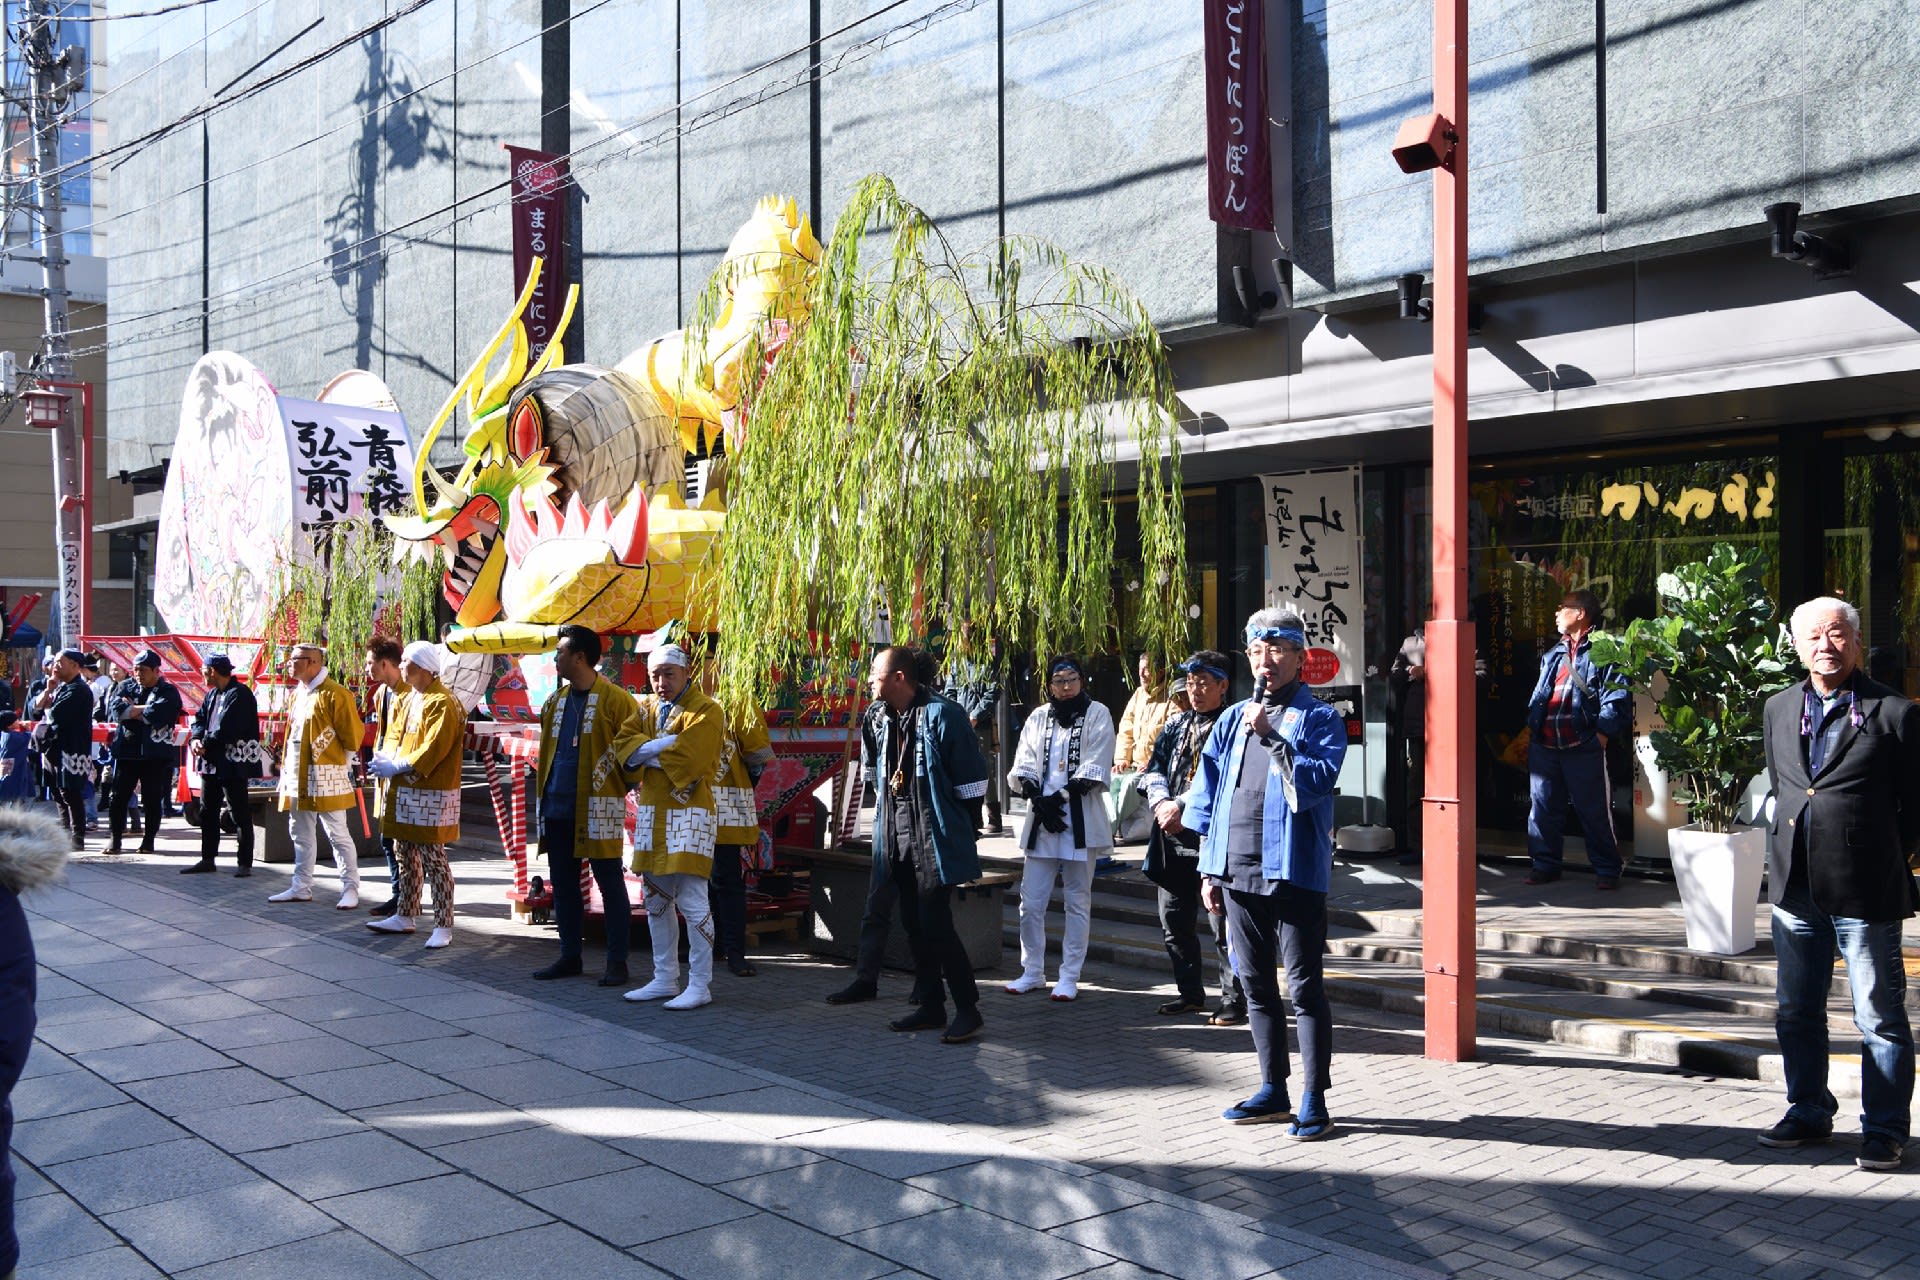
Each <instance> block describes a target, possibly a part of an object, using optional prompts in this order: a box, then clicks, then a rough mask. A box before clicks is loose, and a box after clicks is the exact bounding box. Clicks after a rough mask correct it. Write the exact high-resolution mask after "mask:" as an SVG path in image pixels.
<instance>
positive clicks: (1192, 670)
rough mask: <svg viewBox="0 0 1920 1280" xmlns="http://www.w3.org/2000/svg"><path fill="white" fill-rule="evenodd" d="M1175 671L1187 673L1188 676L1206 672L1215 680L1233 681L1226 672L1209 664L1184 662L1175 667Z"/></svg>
mask: <svg viewBox="0 0 1920 1280" xmlns="http://www.w3.org/2000/svg"><path fill="white" fill-rule="evenodd" d="M1174 670H1175V671H1181V672H1185V673H1186V674H1187V675H1195V674H1197V673H1199V672H1203V671H1204V672H1205V673H1206V674H1208V675H1210V676H1212V677H1213V678H1214V679H1215V680H1230V679H1232V677H1231V676H1229V675H1228V674H1227V673H1226V672H1224V671H1222V670H1221V669H1220V668H1218V667H1216V666H1214V665H1213V664H1212V663H1208V662H1183V663H1181V664H1180V665H1179V666H1177V667H1175V668H1174Z"/></svg>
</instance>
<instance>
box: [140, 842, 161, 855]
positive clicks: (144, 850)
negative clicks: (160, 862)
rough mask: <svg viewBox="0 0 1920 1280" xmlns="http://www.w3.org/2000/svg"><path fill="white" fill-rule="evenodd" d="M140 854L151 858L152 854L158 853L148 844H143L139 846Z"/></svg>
mask: <svg viewBox="0 0 1920 1280" xmlns="http://www.w3.org/2000/svg"><path fill="white" fill-rule="evenodd" d="M140 852H142V853H144V854H147V855H149V856H152V855H153V854H155V853H157V852H158V851H157V850H156V849H155V848H154V847H153V846H152V845H150V844H143V845H141V846H140Z"/></svg>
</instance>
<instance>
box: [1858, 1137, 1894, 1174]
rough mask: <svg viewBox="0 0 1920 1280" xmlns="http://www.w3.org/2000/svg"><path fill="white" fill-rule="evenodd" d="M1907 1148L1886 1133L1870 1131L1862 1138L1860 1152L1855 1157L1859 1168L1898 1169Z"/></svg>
mask: <svg viewBox="0 0 1920 1280" xmlns="http://www.w3.org/2000/svg"><path fill="white" fill-rule="evenodd" d="M1904 1154H1906V1152H1905V1149H1904V1148H1903V1147H1901V1145H1900V1144H1899V1143H1897V1142H1895V1141H1894V1140H1893V1139H1892V1138H1889V1137H1887V1136H1886V1135H1884V1134H1879V1133H1870V1134H1868V1135H1867V1136H1866V1137H1864V1138H1862V1139H1860V1154H1859V1155H1857V1156H1855V1157H1854V1158H1853V1163H1854V1167H1855V1168H1859V1169H1898V1168H1899V1167H1900V1157H1901V1156H1902V1155H1904Z"/></svg>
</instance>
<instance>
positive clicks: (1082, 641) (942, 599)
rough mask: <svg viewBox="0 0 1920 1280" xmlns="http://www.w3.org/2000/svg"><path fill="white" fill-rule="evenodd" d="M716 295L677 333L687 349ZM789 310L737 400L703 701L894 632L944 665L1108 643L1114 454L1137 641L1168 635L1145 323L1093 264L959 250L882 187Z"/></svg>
mask: <svg viewBox="0 0 1920 1280" xmlns="http://www.w3.org/2000/svg"><path fill="white" fill-rule="evenodd" d="M724 284H725V280H724V279H723V278H720V277H716V280H715V282H714V283H713V284H712V285H710V286H709V288H708V291H707V293H706V294H705V295H704V297H703V299H702V302H701V305H700V307H699V308H698V310H697V312H696V315H695V318H694V321H693V323H692V324H691V325H690V326H689V329H690V331H691V332H690V336H691V337H692V338H693V341H691V342H690V343H689V344H688V345H689V348H690V349H695V350H697V349H698V348H699V347H700V346H701V339H703V338H704V336H705V334H706V333H707V332H708V331H709V330H710V328H711V325H712V318H713V316H714V315H715V314H716V307H717V305H718V301H719V299H720V298H721V297H722V296H723V293H724ZM809 297H810V304H811V313H810V318H809V319H808V320H807V321H806V322H805V323H804V324H802V325H800V326H798V328H797V330H796V331H795V332H794V333H793V334H792V336H791V338H790V339H789V340H788V341H787V344H786V345H785V347H784V349H782V350H781V351H780V352H779V354H778V357H777V359H776V360H775V361H774V363H773V365H772V369H771V372H770V373H769V374H768V376H767V377H766V379H765V381H764V382H762V383H761V384H760V385H759V386H758V387H757V388H755V389H754V390H753V391H752V393H751V397H750V399H749V400H748V401H747V402H746V404H745V405H744V406H743V412H744V414H745V418H746V420H745V423H744V429H743V430H742V431H741V432H739V433H738V434H736V435H734V436H731V437H730V438H729V441H728V449H729V452H730V454H731V457H730V459H729V465H728V468H727V475H726V479H725V492H726V500H727V508H728V516H727V530H726V536H725V538H724V540H723V549H722V552H721V556H722V560H723V563H722V565H721V571H720V573H719V574H718V575H715V579H714V580H715V585H714V587H713V588H712V589H713V591H714V592H715V597H714V599H713V601H712V603H713V606H714V610H715V616H716V618H717V619H718V624H719V630H720V634H721V637H722V643H721V646H720V659H721V661H720V670H719V673H718V674H719V682H718V683H719V690H720V693H721V695H722V697H723V699H724V700H725V701H727V702H728V703H729V704H730V705H734V706H741V705H767V699H768V698H769V696H770V695H771V693H772V688H773V685H774V684H775V683H777V681H778V679H779V675H780V673H782V672H790V671H791V670H792V669H793V667H794V665H795V661H796V660H797V659H804V658H820V659H826V660H828V661H829V663H830V669H835V670H849V669H853V668H857V667H858V666H859V664H861V663H862V662H863V661H864V655H865V653H866V651H867V649H868V647H869V643H870V640H871V638H872V636H873V634H874V632H875V630H876V620H877V618H878V617H879V616H880V614H881V612H882V611H883V610H884V612H885V614H886V616H887V617H888V618H889V620H890V622H891V625H892V631H893V635H894V637H895V638H896V639H898V640H913V641H920V640H924V639H926V638H927V633H928V632H929V631H930V630H933V629H939V630H942V631H944V633H945V635H946V636H947V646H946V647H947V652H948V654H949V655H953V656H960V657H967V658H977V659H981V660H983V661H986V662H992V661H994V654H993V653H992V643H993V642H995V641H997V642H998V643H999V646H1000V649H999V652H1000V653H1002V654H1004V653H1005V652H1007V651H1009V650H1011V649H1022V648H1024V649H1031V650H1034V651H1035V652H1038V653H1041V654H1047V653H1052V652H1056V651H1077V652H1081V653H1086V652H1090V651H1093V650H1096V649H1100V648H1104V647H1112V646H1113V645H1114V644H1115V626H1116V618H1115V612H1114V601H1113V597H1114V584H1113V574H1114V555H1113V551H1114V526H1113V514H1112V505H1111V503H1110V501H1109V494H1110V492H1111V491H1112V490H1113V488H1114V487H1115V484H1116V476H1117V460H1118V456H1119V454H1120V452H1121V450H1122V448H1123V447H1124V448H1125V451H1126V452H1127V453H1128V454H1131V455H1136V456H1137V458H1138V462H1137V475H1136V480H1135V483H1136V487H1137V491H1138V500H1139V524H1140V536H1141V556H1142V562H1143V564H1144V566H1145V581H1146V584H1147V587H1148V589H1149V592H1150V593H1151V601H1150V604H1149V607H1147V608H1146V609H1145V611H1144V613H1145V616H1144V617H1142V618H1141V619H1140V620H1139V625H1138V627H1137V635H1138V637H1139V638H1140V639H1142V640H1143V641H1144V643H1145V646H1146V647H1147V648H1149V649H1152V650H1154V651H1156V652H1157V653H1161V654H1166V653H1171V652H1175V651H1177V650H1181V649H1182V648H1183V647H1184V646H1185V644H1186V642H1187V627H1188V620H1187V617H1186V606H1187V600H1186V593H1187V579H1186V574H1185V573H1184V563H1185V556H1186V551H1185V541H1184V531H1183V528H1182V523H1181V511H1180V472H1179V455H1178V450H1177V446H1176V441H1175V423H1176V417H1175V405H1174V399H1173V382H1172V377H1171V374H1170V372H1169V369H1168V366H1167V354H1166V349H1165V347H1164V346H1163V345H1162V343H1161V340H1160V336H1159V334H1158V332H1157V331H1156V330H1155V329H1154V326H1153V322H1152V320H1151V318H1150V317H1149V316H1148V314H1147V312H1146V309H1145V308H1144V307H1143V306H1142V305H1141V304H1140V302H1139V301H1138V299H1136V298H1135V297H1134V295H1133V294H1132V293H1131V291H1130V290H1129V289H1128V288H1127V287H1126V285H1125V284H1124V283H1123V282H1122V281H1121V280H1120V279H1119V278H1118V277H1116V276H1114V275H1113V274H1112V273H1111V272H1109V271H1106V270H1105V269H1103V268H1101V267H1098V266H1094V265H1091V264H1087V263H1082V262H1076V261H1073V260H1071V259H1069V258H1068V257H1067V256H1066V255H1065V254H1064V253H1062V252H1061V251H1060V250H1059V249H1057V248H1055V247H1054V246H1052V245H1049V244H1046V243H1044V242H1041V241H1038V240H1033V239H1028V238H1024V237H1021V238H1009V239H1005V240H1001V241H998V242H996V243H995V244H993V245H991V246H989V247H988V248H987V249H986V250H984V251H983V252H981V253H979V254H974V255H969V256H960V255H958V254H956V253H955V252H954V250H953V248H952V246H951V245H949V244H948V242H947V240H946V239H945V237H944V236H943V235H942V234H941V232H940V230H939V229H938V228H937V227H936V226H935V225H934V223H933V222H932V220H931V219H929V218H928V217H927V215H926V214H925V213H923V212H922V211H921V210H920V209H918V208H917V207H915V206H914V205H912V204H911V203H909V202H908V201H907V200H905V199H904V198H902V197H901V196H900V194H899V193H898V192H897V191H896V190H895V189H894V186H893V184H892V183H891V182H890V181H889V180H888V179H886V178H885V177H883V176H878V175H876V176H872V177H869V178H867V179H866V180H865V181H864V182H862V183H861V184H860V186H859V188H858V189H857V190H856V191H855V192H854V194H853V197H852V199H851V201H850V203H849V204H848V206H847V208H846V210H845V211H844V212H843V213H842V214H841V215H840V218H839V219H838V221H837V223H836V225H835V227H834V231H833V235H832V236H831V238H830V239H829V240H828V241H827V242H826V245H825V255H824V259H823V262H822V264H821V265H820V267H819V268H818V269H817V270H816V271H815V272H814V273H813V276H812V279H811V281H810V285H809Z"/></svg>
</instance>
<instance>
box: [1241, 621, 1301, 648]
mask: <svg viewBox="0 0 1920 1280" xmlns="http://www.w3.org/2000/svg"><path fill="white" fill-rule="evenodd" d="M1255 640H1266V641H1274V640H1284V641H1286V642H1287V643H1288V644H1290V645H1292V646H1293V647H1294V648H1296V649H1304V648H1306V647H1307V633H1306V632H1304V631H1302V630H1301V629H1300V628H1298V627H1255V626H1248V628H1247V643H1248V644H1252V643H1253V642H1254V641H1255Z"/></svg>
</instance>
